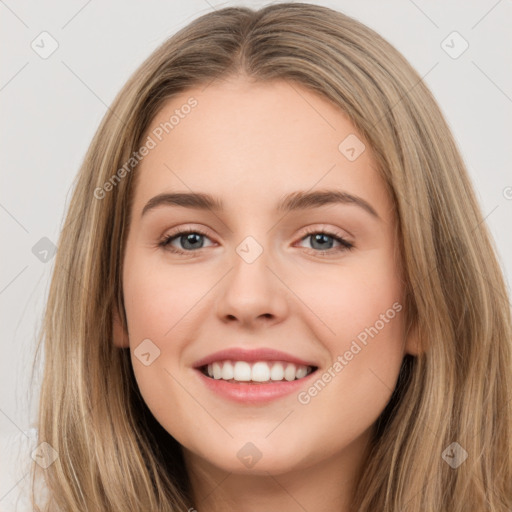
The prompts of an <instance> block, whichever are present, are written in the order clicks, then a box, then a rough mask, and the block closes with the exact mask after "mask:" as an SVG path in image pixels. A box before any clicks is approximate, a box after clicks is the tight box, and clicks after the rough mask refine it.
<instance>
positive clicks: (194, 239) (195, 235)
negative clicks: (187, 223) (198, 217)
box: [158, 229, 208, 254]
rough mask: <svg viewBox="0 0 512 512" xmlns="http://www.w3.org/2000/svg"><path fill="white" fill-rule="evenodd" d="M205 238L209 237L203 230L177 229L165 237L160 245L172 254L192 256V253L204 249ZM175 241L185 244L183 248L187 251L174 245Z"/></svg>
mask: <svg viewBox="0 0 512 512" xmlns="http://www.w3.org/2000/svg"><path fill="white" fill-rule="evenodd" d="M203 237H208V235H207V234H206V233H205V232H204V231H202V230H201V229H185V230H181V229H177V230H175V231H174V232H172V233H170V234H168V235H165V237H164V238H163V239H162V240H161V241H160V242H159V243H158V245H159V246H160V247H163V248H165V249H166V250H168V251H170V252H174V253H178V254H190V253H191V252H196V251H198V250H199V249H202V248H203V241H202V238H203ZM175 240H176V241H177V242H178V243H180V244H183V245H182V247H183V249H185V250H183V249H180V248H178V247H175V246H174V245H172V244H173V242H174V241H175Z"/></svg>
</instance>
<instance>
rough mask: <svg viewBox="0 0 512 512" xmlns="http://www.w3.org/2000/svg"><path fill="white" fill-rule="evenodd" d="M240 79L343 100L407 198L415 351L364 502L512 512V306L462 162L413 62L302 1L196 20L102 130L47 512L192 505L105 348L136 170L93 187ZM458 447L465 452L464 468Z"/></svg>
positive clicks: (70, 306) (48, 322) (73, 230)
mask: <svg viewBox="0 0 512 512" xmlns="http://www.w3.org/2000/svg"><path fill="white" fill-rule="evenodd" d="M241 73H243V74H244V75H247V76H248V77H250V79H251V80H254V81H271V80H287V81H288V82H289V83H290V84H294V83H295V84H298V85H301V86H303V87H307V88H309V89H310V90H312V91H315V92H316V93H318V94H319V95H321V96H323V97H324V98H328V99H330V100H331V101H332V102H333V103H334V104H336V105H337V106H338V107H339V108H340V109H341V110H342V111H344V112H345V113H346V114H347V115H348V116H349V119H350V120H351V122H352V123H353V124H354V126H355V127H356V128H357V130H358V131H359V133H360V134H361V135H362V136H363V137H364V138H365V139H366V141H368V143H369V145H370V147H371V148H372V150H373V154H374V156H375V160H376V162H377V164H378V167H379V170H380V172H381V173H382V176H383V178H384V181H385V183H386V187H387V188H388V190H389V192H390V194H391V196H392V198H393V200H394V203H395V206H396V211H397V214H398V229H399V232H400V247H399V249H400V251H401V255H402V260H403V269H404V276H405V281H406V282H405V286H406V291H407V302H406V314H407V319H408V324H409V327H410V328H411V329H415V330H416V333H417V335H418V339H419V342H420V345H421V347H422V350H421V353H420V354H419V355H418V356H417V357H412V356H406V358H405V359H404V363H403V366H402V369H401V372H400V377H399V381H398V384H397V388H396V389H395V392H394V394H393V397H392V398H391V400H390V402H389V404H388V406H387V407H386V409H385V410H384V411H383V413H382V415H381V417H380V418H379V420H378V422H377V426H378V428H376V431H375V432H376V433H375V436H374V439H373V441H372V444H371V447H370V449H369V450H368V455H367V460H366V463H365V464H364V467H363V471H362V473H361V475H360V477H359V483H358V486H357V492H356V495H355V496H354V501H353V510H354V511H355V510H357V511H359V512H370V511H371V512H374V511H379V512H392V511H393V512H396V511H398V510H400V511H410V512H419V511H420V510H428V511H434V510H435V511H436V512H463V511H464V512H468V511H472V510H475V511H476V510H478V511H483V510H487V511H489V512H504V511H505V510H510V509H511V507H512V487H511V486H512V460H511V444H512V443H511V441H512V435H511V434H512V432H511V426H512V415H511V400H510V399H511V397H510V396H509V395H508V392H509V390H510V389H512V382H511V379H512V355H511V340H512V333H511V318H510V307H509V302H508V297H507V291H506V288H505V285H504V279H503V276H502V273H501V269H500V266H499V263H498V261H497V257H496V255H495V249H494V247H493V243H492V241H491V237H490V235H489V233H488V230H487V228H486V225H485V223H484V220H483V218H482V214H481V211H480V208H479V206H478V204H477V201H476V199H475V195H474V192H473V190H472V187H471V184H470V180H469V179H468V175H467V172H466V169H465V165H464V163H463V161H462V158H461V156H460V154H459V151H458V149H457V147H456V144H455V142H454V139H453V137H452V135H451V133H450V131H449V128H448V126H447V124H446V122H445V120H444V118H443V115H442V113H441V112H440V109H439V107H438V106H437V104H436V102H435V100H434V98H433V96H432V94H431V93H430V91H429V89H428V88H427V86H426V85H425V84H424V82H423V81H422V79H421V77H420V76H419V75H418V74H417V72H416V71H415V70H414V69H413V68H412V67H411V66H410V64H409V63H408V62H407V61H406V60H405V58H404V57H403V56H402V55H401V54H400V53H399V52H398V51H397V50H396V49H395V48H393V47H392V46H391V45H390V44H389V43H388V42H386V41H385V40H384V39H383V38H382V37H380V36H379V35H378V34H377V33H375V32H374V31H373V30H371V29H370V28H368V27H366V26H364V25H363V24H361V23H360V22H358V21H356V20H354V19H352V18H350V17H348V16H346V15H344V14H342V13H340V12H337V11H334V10H331V9H329V8H326V7H321V6H315V5H309V4H305V3H281V4H274V5H269V6H266V7H264V8H262V9H260V10H257V11H255V10H252V9H249V8H235V7H229V8H224V9H219V10H217V11H214V12H211V13H209V14H206V15H204V16H201V17H200V18H197V19H196V20H194V21H193V22H192V23H190V24H189V25H188V26H186V27H185V28H183V29H182V30H180V31H179V32H178V33H176V34H175V35H174V36H172V37H171V38H170V39H168V40H167V41H165V42H164V43H163V44H162V45H161V46H160V47H159V48H158V49H157V50H156V51H154V52H153V54H152V55H151V56H150V57H149V58H148V59H147V60H146V61H145V62H144V63H143V64H142V65H141V66H140V68H139V69H138V70H137V71H136V72H135V73H134V74H133V76H132V77H131V78H130V80H129V81H128V82H127V83H126V85H125V86H124V87H123V89H122V90H121V91H120V93H119V94H118V96H117V97H116V99H115V100H114V102H113V104H112V105H111V107H110V108H109V110H108V112H107V113H106V115H105V117H104V119H103V121H102V123H101V125H100V127H99V128H98V130H97V132H96V134H95V136H94V139H93V141H92V143H91V145H90V147H89V150H88V152H87V155H86V157H85V159H84V162H83V164H82V167H81V169H80V172H79V174H78V177H77V180H76V182H75V184H74V192H73V197H72V200H71V203H70V206H69V210H68V213H67V217H66V221H65V224H64V227H63V229H62V232H61V236H60V240H59V243H58V251H57V255H56V259H55V268H54V273H53V276H52V282H51V288H50V292H49V298H48V302H47V308H46V313H45V319H44V324H43V329H42V332H41V337H40V340H39V347H38V351H37V354H38V353H39V348H40V347H41V345H43V344H44V356H45V363H44V364H45V366H44V375H43V381H42V389H41V396H40V409H39V418H38V421H39V422H38V428H39V439H38V441H39V443H42V442H47V443H48V444H49V445H50V446H51V447H52V448H53V449H54V450H56V452H57V454H58V457H57V459H56V460H55V461H54V462H53V463H52V464H51V465H50V466H48V467H47V468H46V469H44V470H43V469H42V468H41V467H40V466H39V465H38V464H35V463H34V464H33V479H32V481H33V482H34V481H35V479H36V476H37V474H38V473H40V472H42V475H43V477H44V481H45V484H46V486H47V488H48V490H49V496H50V500H49V501H48V503H47V504H46V505H45V509H44V510H48V511H54V510H65V511H81V512H83V511H85V510H87V511H93V510H94V511H96V510H97V511H101V512H106V511H114V510H131V511H144V512H147V511H178V510H180V511H186V510H188V509H189V508H191V507H192V506H193V505H194V504H193V503H192V501H191V499H190V494H189V483H188V479H187V476H186V472H185V468H184V465H183V460H182V458H181V452H180V447H179V445H178V443H177V442H176V441H175V440H173V438H171V437H170V436H169V435H167V433H166V432H165V431H163V429H162V427H160V426H159V425H158V423H157V422H156V420H154V418H153V417H152V415H151V414H150V413H149V412H148V410H147V408H146V407H145V404H144V402H143V400H142V399H141V397H140V394H139V393H138V389H137V385H136V382H135V379H134V375H133V372H132V368H131V362H130V354H129V351H128V349H119V348H117V347H115V346H114V344H113V343H112V333H113V320H112V319H113V314H114V311H115V310H116V308H117V310H118V312H119V315H120V318H121V322H122V324H123V325H124V327H125V328H126V317H125V313H124V307H123V289H122V280H121V276H122V259H123V258H122V256H123V253H124V247H125V238H126V231H127V226H128V224H129V213H130V205H131V200H132V193H133V185H134V181H133V180H134V177H135V176H136V172H137V169H136V167H135V168H134V169H133V170H128V171H127V172H125V173H123V176H122V179H119V180H116V181H115V185H114V184H113V185H112V187H109V192H108V193H105V194H102V197H100V195H99V194H98V192H97V191H98V189H101V188H102V187H103V189H104V184H105V183H106V182H108V181H109V180H111V179H112V176H113V175H114V174H115V173H116V172H117V170H118V169H120V168H121V167H122V166H123V165H124V163H125V162H126V161H128V160H129V158H130V156H131V155H132V154H133V152H134V151H136V150H137V149H138V148H139V147H140V144H141V138H142V136H143V134H144V133H145V131H146V130H147V128H148V126H149V123H150V122H151V120H152V119H153V118H154V116H155V114H156V113H157V112H158V111H159V109H160V108H161V106H162V105H163V103H164V102H165V101H167V100H169V99H170V98H171V97H173V96H175V95H176V94H178V93H180V92H182V91H185V90H187V88H190V87H192V86H197V85H201V84H205V85H206V84H208V83H210V82H211V81H213V80H215V79H217V78H225V77H229V76H232V75H237V74H241ZM111 183H113V182H112V181H111ZM43 342H44V343H43ZM37 354H36V357H37ZM452 443H458V444H457V445H454V444H452ZM447 450H448V451H447ZM462 450H464V451H462ZM454 453H457V454H459V455H460V454H461V453H467V459H466V460H465V461H464V462H463V463H462V464H460V465H459V466H458V467H456V468H455V467H453V465H451V464H449V463H448V462H447V460H448V457H453V455H454ZM33 499H34V504H35V501H36V497H35V496H33ZM196 505H197V504H196ZM36 510H40V509H39V508H36Z"/></svg>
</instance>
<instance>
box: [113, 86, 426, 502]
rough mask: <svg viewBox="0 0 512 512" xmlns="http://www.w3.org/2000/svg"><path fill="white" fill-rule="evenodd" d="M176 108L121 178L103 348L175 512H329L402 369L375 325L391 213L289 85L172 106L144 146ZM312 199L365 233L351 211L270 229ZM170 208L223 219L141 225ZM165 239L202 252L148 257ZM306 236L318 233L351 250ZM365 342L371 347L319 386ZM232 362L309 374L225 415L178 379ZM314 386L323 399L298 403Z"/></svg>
mask: <svg viewBox="0 0 512 512" xmlns="http://www.w3.org/2000/svg"><path fill="white" fill-rule="evenodd" d="M190 97H194V98H195V99H196V100H197V102H198V104H197V106H196V107H195V108H194V109H192V110H191V112H190V113H189V114H188V115H187V116H184V118H183V119H180V122H179V124H178V125H177V126H175V127H174V129H172V131H170V132H169V133H168V134H167V135H165V137H164V138H163V139H162V141H161V142H159V143H158V144H157V145H156V147H155V148H154V149H152V150H151V151H150V152H149V154H148V155H147V156H146V157H145V158H144V159H143V161H142V162H141V164H140V166H139V168H138V169H137V171H136V172H137V173H138V176H137V183H136V187H135V191H134V202H133V205H132V212H131V213H132V215H131V222H130V226H129V233H128V237H127V245H126V250H125V255H124V263H123V265H124V266H123V292H124V303H125V310H126V315H127V323H128V332H127V333H122V334H119V332H117V334H116V336H115V340H114V342H115V344H116V345H117V346H119V347H129V348H130V350H131V354H132V364H133V368H134V372H135V376H136V379H137V383H138V386H139V388H140V390H141V393H142V395H143V398H144V400H145V402H146V403H147V405H148V407H149V409H150V410H151V412H152V413H153V415H154V416H155V418H156V419H157V420H158V421H159V422H160V424H161V425H162V426H163V427H164V428H165V429H166V430H167V431H168V432H169V433H170V434H171V435H172V436H173V437H174V438H175V439H177V440H178V441H179V442H180V444H181V445H182V446H183V453H184V457H185V461H186V465H187V471H188V473H189V476H190V478H191V482H192V489H193V494H194V498H195V499H194V503H193V504H192V503H191V507H192V505H194V506H195V507H196V509H197V510H198V511H199V512H205V511H213V512H216V511H221V510H222V511H223V512H226V511H244V512H260V511H261V512H268V510H281V511H289V512H292V511H304V510H309V511H311V510H315V511H318V512H322V511H325V512H327V511H334V510H336V511H338V512H339V511H344V512H347V511H348V507H349V502H350V498H351V496H352V495H353V493H354V490H355V487H354V483H355V481H356V478H357V475H358V472H359V471H360V470H361V469H363V470H364V468H363V462H364V450H365V449H366V447H367V446H368V442H369V439H370V436H371V432H372V427H373V425H374V423H375V421H376V419H377V418H378V416H379V415H380V413H381V412H382V410H383V409H384V407H385V406H386V404H387V402H388V401H389V398H390V397H391V393H392V390H393V389H394V387H395V385H396V381H397V378H398V374H399V370H400V365H401V362H402V360H403V357H404V355H405V354H406V353H410V354H415V353H416V352H415V344H414V342H413V340H412V337H409V338H407V339H406V337H405V321H404V310H403V309H402V310H401V311H400V312H396V315H395V314H394V313H393V315H392V316H393V318H392V319H389V317H386V320H387V321H385V322H382V321H381V322H380V323H379V324H376V322H377V321H379V319H381V318H382V316H381V315H382V314H384V313H385V312H386V311H389V310H390V308H391V309H392V308H393V304H396V303H398V304H399V305H402V304H403V287H402V282H401V279H400V266H399V259H398V258H399V254H398V250H397V247H398V240H397V239H396V235H395V227H396V218H395V216H394V213H393V205H392V201H391V199H390V197H389V195H388V194H387V192H386V190H385V188H384V184H383V181H382V179H381V177H380V176H379V174H378V172H377V171H376V170H375V162H374V160H373V158H372V155H371V150H370V148H369V146H368V144H367V145H366V150H365V151H363V152H362V154H361V155H360V156H359V157H358V158H357V159H355V160H354V161H349V160H348V159H347V158H346V156H345V155H344V154H342V153H341V152H340V150H339V149H338V146H339V144H340V142H341V141H343V140H344V139H345V137H347V136H348V135H349V134H357V132H356V130H355V128H354V127H353V125H352V124H351V123H350V122H349V121H348V119H347V118H346V117H345V116H344V114H343V113H342V112H341V111H340V110H339V109H338V108H336V107H335V106H334V105H333V104H331V103H330V102H328V101H327V100H326V99H324V98H322V97H320V96H318V95H316V94H314V93H313V92H310V91H308V90H307V89H305V88H303V87H300V86H299V85H297V84H294V85H293V87H291V86H290V85H289V84H288V83H287V82H284V81H277V82H273V83H263V84H261V83H259V84H255V83H250V82H249V81H248V80H247V79H246V78H245V77H237V78H231V79H229V80H222V81H218V82H216V83H213V84H210V85H209V86H208V87H204V86H202V87H197V88H194V89H190V90H187V91H185V92H183V93H181V94H180V95H178V96H176V97H174V98H172V99H171V100H169V101H168V102H167V103H166V104H165V106H164V107H163V108H162V109H161V111H160V112H159V113H158V115H157V116H156V117H155V119H154V120H153V121H152V123H151V126H150V127H149V129H148V131H147V133H146V135H145V137H144V139H145V138H146V137H147V135H148V134H151V132H152V130H153V129H155V128H156V127H158V126H159V125H160V123H162V122H165V121H168V120H169V118H170V116H171V115H172V114H173V113H174V111H175V109H177V108H178V109H179V108H180V107H181V106H182V105H184V104H185V103H186V102H187V100H188V99H189V98H190ZM359 138H360V139H362V137H360V136H359ZM319 190H337V191H344V192H346V193H348V194H351V195H352V196H357V197H359V198H361V199H363V200H364V201H365V202H366V203H368V204H369V205H370V206H371V208H372V209H373V210H374V211H375V213H376V214H377V215H374V214H372V213H370V212H369V211H368V210H367V209H365V208H364V207H362V206H360V205H359V204H357V203H355V202H344V203H335V204H324V205H322V206H314V207H310V208H307V209H301V210H293V211H290V212H288V213H284V212H278V211H276V205H277V204H278V202H279V201H280V199H281V198H282V197H283V196H284V195H287V194H290V193H292V192H296V191H304V192H315V191H319ZM173 192H184V193H190V192H201V193H206V194H211V195H212V196H215V197H216V198H219V199H220V200H222V202H223V203H224V209H223V210H219V211H213V210H211V209H197V208H187V207H184V206H176V205H170V204H159V205H158V206H155V207H154V208H150V209H148V210H147V211H146V212H145V213H144V214H143V215H142V211H143V209H144V206H145V205H146V204H147V203H148V201H149V200H150V199H152V198H153V197H155V196H157V195H159V194H162V193H173ZM175 228H181V229H182V230H190V231H192V232H194V229H197V228H199V229H201V230H202V231H205V232H206V233H207V235H206V236H202V235H200V234H196V235H195V237H194V236H193V235H192V236H191V235H188V237H189V238H187V235H182V236H181V237H180V236H179V235H178V236H176V237H174V238H172V239H171V242H170V243H169V245H168V246H166V247H165V246H159V242H160V241H161V240H162V239H163V238H164V237H165V236H166V235H171V234H173V232H174V231H173V230H174V229H175ZM306 230H307V232H305V231H306ZM309 232H311V233H331V234H332V233H334V234H335V235H336V236H339V237H341V238H343V239H345V240H346V241H348V242H349V243H351V244H352V245H353V248H352V249H350V250H349V249H344V250H340V247H341V248H342V249H343V246H342V244H341V243H340V242H338V241H336V239H335V238H333V237H332V236H331V235H324V238H323V239H322V237H321V235H316V239H315V235H311V234H308V233H309ZM248 236H251V237H252V238H253V239H254V240H255V241H256V243H257V245H252V246H250V251H255V250H257V247H260V248H261V249H262V253H261V254H260V255H259V257H257V258H256V259H255V260H254V261H252V262H251V263H248V262H247V261H246V260H245V259H244V258H243V257H241V255H240V254H241V253H240V252H237V248H239V246H240V244H241V242H242V241H244V239H245V238H246V237H248ZM187 242H188V243H187ZM170 247H171V248H175V249H178V250H181V251H184V252H185V254H176V253H173V252H171V250H170ZM255 247H256V248H255ZM246 248H247V246H246ZM253 254H254V252H253ZM376 325H377V331H378V334H376V335H375V336H374V337H368V342H367V344H366V345H362V344H361V343H359V345H360V346H361V347H362V349H361V350H360V351H359V352H358V353H357V355H354V356H353V358H350V360H348V357H347V358H345V359H343V361H344V362H345V363H346V364H345V363H344V366H343V369H342V371H337V370H333V364H334V363H335V362H336V361H337V360H338V361H339V360H340V359H338V357H339V356H340V357H344V356H343V355H344V354H346V352H347V351H349V350H350V347H351V343H352V342H353V341H354V340H356V339H357V336H358V335H360V334H361V333H362V332H364V330H365V329H366V328H370V327H371V326H376ZM380 325H383V327H380ZM146 339H149V340H151V343H152V344H154V346H156V347H158V349H159V350H160V355H159V357H158V358H156V359H155V360H154V362H152V363H151V364H149V365H147V366H146V365H144V364H142V363H141V361H140V360H139V358H138V357H136V356H135V354H134V351H135V349H136V348H137V347H138V346H139V344H140V343H141V342H142V341H143V340H146ZM233 347H242V348H245V349H247V350H253V349H257V348H274V349H277V350H280V351H283V352H286V353H287V354H291V355H293V356H295V357H298V358H300V359H302V360H306V361H307V362H311V363H314V366H315V367H316V368H317V370H316V371H315V372H314V373H313V374H311V375H308V376H307V377H306V378H305V379H304V384H302V382H299V384H298V387H297V388H296V389H295V390H294V391H293V392H292V393H289V394H286V395H284V396H280V397H277V398H274V399H272V400H268V401H263V402H260V403H252V402H249V401H246V402H244V401H235V400H232V399H230V398H229V397H226V396H224V395H222V394H219V393H217V392H215V391H213V390H212V389H211V388H209V387H208V386H207V385H205V384H204V380H205V376H203V375H200V372H199V370H197V369H196V368H194V363H195V362H196V361H198V360H200V359H201V358H204V357H205V356H208V355H210V354H212V353H214V352H216V351H219V350H223V349H226V348H233ZM329 368H331V371H330V375H331V378H330V379H329V378H328V377H327V378H326V380H328V383H326V384H325V386H324V387H322V388H321V389H320V391H319V392H318V391H317V393H316V394H315V393H314V391H313V392H311V394H308V395H307V396H309V398H310V399H309V401H308V402H307V403H305V402H306V400H305V399H304V396H306V395H305V393H306V394H307V393H308V390H309V389H310V388H311V387H312V386H313V385H314V383H315V382H316V381H317V380H318V379H320V380H321V379H322V375H324V374H325V373H326V372H327V373H328V374H329V370H328V369H329ZM338 368H339V366H338ZM208 378H209V377H206V379H208ZM296 383H297V382H296ZM244 385H246V386H249V385H250V384H247V383H245V384H239V386H244ZM256 385H258V386H261V387H263V386H266V385H267V384H265V383H262V384H256ZM254 386H255V385H253V387H254ZM300 392H302V395H301V396H302V397H303V401H302V402H300V401H299V399H298V396H299V393H300ZM313 395H314V396H313ZM307 396H306V398H307ZM247 443H252V445H250V447H249V448H248V447H247V446H248V445H247ZM253 445H254V447H256V449H255V448H254V447H253ZM244 446H245V450H246V451H247V450H249V454H250V455H251V454H252V455H254V454H255V453H259V454H260V456H261V458H260V459H259V460H258V461H257V462H256V463H255V464H253V465H252V466H251V467H249V466H248V465H247V464H245V463H243V461H242V460H241V458H240V454H239V455H237V454H238V453H239V451H240V450H241V449H242V448H243V447H244ZM243 453H246V452H243Z"/></svg>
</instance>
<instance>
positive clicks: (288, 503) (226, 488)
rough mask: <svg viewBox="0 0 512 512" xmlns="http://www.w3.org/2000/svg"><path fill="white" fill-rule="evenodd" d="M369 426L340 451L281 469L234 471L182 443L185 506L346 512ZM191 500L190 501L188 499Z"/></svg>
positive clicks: (211, 511)
mask: <svg viewBox="0 0 512 512" xmlns="http://www.w3.org/2000/svg"><path fill="white" fill-rule="evenodd" d="M369 440H370V430H368V431H367V432H365V433H364V434H363V435H362V436H360V437H359V438H357V439H356V440H354V441H353V442H352V443H351V444H350V445H349V446H347V447H345V449H344V450H343V451H342V452H341V453H336V454H334V455H326V458H322V459H321V460H319V461H318V462H316V463H313V464H311V465H308V466H306V467H302V466H301V467H300V468H298V469H291V470H290V471H287V472H285V473H279V474H273V473H272V472H271V471H260V472H259V473H258V474H247V473H235V472H230V471H226V470H223V469H221V468H219V467H217V466H215V465H213V464H211V463H210V462H209V461H207V460H205V459H202V458H200V457H198V456H196V455H195V454H193V453H192V452H190V451H189V450H187V449H185V448H184V449H183V453H184V459H185V463H186V467H187V472H188V475H189V478H190V482H191V489H192V495H193V499H194V507H195V508H193V507H192V506H191V508H190V509H189V510H190V512H194V511H197V512H235V511H236V512H268V511H269V510H279V511H281V512H304V510H315V512H334V511H336V512H350V511H351V501H352V497H353V495H354V492H355V488H356V485H357V482H358V480H359V477H360V474H361V471H362V469H363V464H364V458H365V453H366V449H367V447H368V443H369ZM191 505H192V504H191Z"/></svg>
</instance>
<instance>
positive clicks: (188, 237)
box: [183, 233, 202, 249]
mask: <svg viewBox="0 0 512 512" xmlns="http://www.w3.org/2000/svg"><path fill="white" fill-rule="evenodd" d="M201 236H202V235H199V234H198V233H189V234H188V235H185V236H184V237H183V238H185V243H184V244H183V245H184V247H185V248H187V247H186V246H187V243H191V244H194V242H197V241H198V238H199V237H201ZM194 239H195V240H194ZM194 248H195V247H192V249H194Z"/></svg>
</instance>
